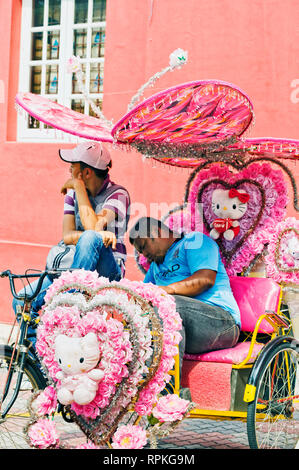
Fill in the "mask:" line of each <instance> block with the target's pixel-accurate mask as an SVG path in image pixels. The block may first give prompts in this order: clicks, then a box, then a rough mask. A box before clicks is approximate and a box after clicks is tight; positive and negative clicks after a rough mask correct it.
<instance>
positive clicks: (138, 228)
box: [129, 217, 173, 245]
mask: <svg viewBox="0 0 299 470" xmlns="http://www.w3.org/2000/svg"><path fill="white" fill-rule="evenodd" d="M158 230H163V231H167V232H168V233H169V234H170V233H173V231H172V230H170V228H169V227H168V226H167V225H165V224H164V222H162V221H161V220H158V219H154V218H153V217H141V218H140V219H138V220H137V222H136V223H135V225H134V226H133V227H132V228H131V230H130V233H129V241H130V243H131V245H134V242H135V240H136V239H137V238H152V236H153V234H154V233H155V234H156V233H157V231H158Z"/></svg>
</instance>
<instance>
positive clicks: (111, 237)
mask: <svg viewBox="0 0 299 470" xmlns="http://www.w3.org/2000/svg"><path fill="white" fill-rule="evenodd" d="M97 233H99V234H100V235H102V238H103V243H104V246H105V248H108V246H110V245H111V248H112V250H115V248H116V236H115V234H114V233H113V232H107V231H106V230H103V231H97Z"/></svg>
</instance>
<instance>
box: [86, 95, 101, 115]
mask: <svg viewBox="0 0 299 470" xmlns="http://www.w3.org/2000/svg"><path fill="white" fill-rule="evenodd" d="M93 101H94V102H95V104H96V106H97V107H98V108H100V109H102V104H103V103H102V100H100V99H97V100H94V99H93ZM89 116H93V117H96V118H98V117H99V116H98V115H97V114H96V113H95V112H94V111H93V109H92V107H91V106H89Z"/></svg>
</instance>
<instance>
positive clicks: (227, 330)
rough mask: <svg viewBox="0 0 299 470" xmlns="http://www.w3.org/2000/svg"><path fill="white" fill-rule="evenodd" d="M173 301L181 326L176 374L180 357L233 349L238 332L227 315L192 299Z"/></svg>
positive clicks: (214, 307)
mask: <svg viewBox="0 0 299 470" xmlns="http://www.w3.org/2000/svg"><path fill="white" fill-rule="evenodd" d="M173 297H174V298H175V302H176V308H177V312H178V313H179V314H180V316H181V318H182V322H183V327H182V330H181V331H180V333H181V335H182V340H181V342H180V344H179V357H180V372H181V369H182V362H183V357H184V353H189V354H200V353H204V352H208V351H214V350H216V349H225V348H231V347H233V346H235V344H236V343H237V341H238V338H239V333H240V330H239V327H238V325H236V323H235V321H234V319H233V317H232V316H231V314H230V313H229V312H228V311H226V310H224V309H223V308H221V307H217V306H213V305H209V304H206V303H205V302H201V301H200V300H197V299H193V298H192V297H185V296H182V295H174V296H173Z"/></svg>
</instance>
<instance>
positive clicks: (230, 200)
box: [212, 189, 249, 220]
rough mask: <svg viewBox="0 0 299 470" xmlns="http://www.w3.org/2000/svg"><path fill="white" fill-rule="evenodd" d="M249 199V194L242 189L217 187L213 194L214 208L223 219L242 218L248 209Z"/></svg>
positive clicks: (215, 212)
mask: <svg viewBox="0 0 299 470" xmlns="http://www.w3.org/2000/svg"><path fill="white" fill-rule="evenodd" d="M240 198H241V200H240ZM248 200H249V195H248V194H247V193H246V192H245V191H244V190H242V189H240V190H238V191H236V190H234V189H229V190H228V189H215V191H214V192H213V195H212V210H213V212H214V214H215V215H217V217H220V218H222V219H228V218H229V219H234V220H235V219H240V218H241V217H243V215H244V214H245V212H246V210H247V201H248ZM244 201H246V202H244Z"/></svg>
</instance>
